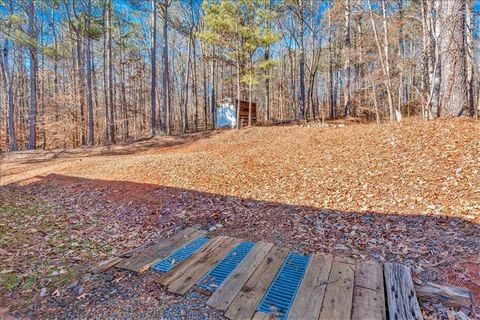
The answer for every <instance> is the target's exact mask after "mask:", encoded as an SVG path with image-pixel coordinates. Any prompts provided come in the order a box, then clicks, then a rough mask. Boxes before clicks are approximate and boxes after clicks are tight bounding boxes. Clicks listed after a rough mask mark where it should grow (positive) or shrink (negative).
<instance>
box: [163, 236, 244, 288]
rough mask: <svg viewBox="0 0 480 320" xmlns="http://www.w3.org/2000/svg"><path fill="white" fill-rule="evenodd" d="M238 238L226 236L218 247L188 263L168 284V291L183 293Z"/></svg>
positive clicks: (215, 262) (230, 247)
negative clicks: (187, 266)
mask: <svg viewBox="0 0 480 320" xmlns="http://www.w3.org/2000/svg"><path fill="white" fill-rule="evenodd" d="M240 241H241V240H240V239H238V238H231V237H227V239H225V241H223V242H222V243H221V244H220V245H219V246H218V247H216V248H215V249H214V250H212V251H211V252H209V253H207V254H205V255H204V256H202V258H201V259H197V260H196V261H195V262H194V263H192V264H190V266H189V268H188V269H187V270H185V272H184V273H183V274H182V275H181V276H180V277H178V278H177V279H176V280H175V281H174V282H172V283H171V284H170V285H169V286H168V291H170V292H174V293H179V294H185V293H186V292H187V291H188V290H189V289H190V288H191V287H192V286H193V285H194V284H195V283H197V281H198V280H200V278H201V277H203V275H204V274H206V273H207V272H208V270H210V268H212V267H213V266H214V265H216V264H217V263H218V261H220V260H221V259H222V258H223V257H225V255H226V254H227V253H228V252H230V250H232V249H233V248H234V247H235V246H236V245H237V244H238V243H240Z"/></svg>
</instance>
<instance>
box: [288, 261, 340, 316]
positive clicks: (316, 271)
mask: <svg viewBox="0 0 480 320" xmlns="http://www.w3.org/2000/svg"><path fill="white" fill-rule="evenodd" d="M332 261H333V257H332V255H320V254H314V255H312V257H311V258H310V263H309V264H308V267H307V270H306V271H305V275H304V276H303V280H302V283H301V284H300V287H299V288H298V291H297V296H296V297H295V300H294V301H293V304H292V307H291V309H290V312H289V313H288V316H287V319H289V320H302V319H318V316H319V315H320V310H321V308H322V302H323V297H324V295H325V289H326V287H327V283H328V276H329V275H330V269H331V268H332Z"/></svg>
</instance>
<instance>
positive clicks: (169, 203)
mask: <svg viewBox="0 0 480 320" xmlns="http://www.w3.org/2000/svg"><path fill="white" fill-rule="evenodd" d="M0 188H1V189H2V192H3V191H7V190H8V191H9V192H13V193H14V194H16V195H18V196H20V197H21V196H22V195H28V196H31V197H33V198H32V199H35V200H39V201H43V202H48V203H52V204H54V205H55V206H57V207H58V208H57V209H56V210H58V212H59V215H60V216H59V219H60V220H61V221H63V222H64V223H65V224H64V225H63V227H64V228H67V229H68V230H71V228H72V229H73V230H74V231H75V230H76V231H75V232H76V233H75V239H76V240H75V241H78V238H85V239H89V238H95V239H100V240H101V241H103V242H105V243H108V245H110V246H111V247H113V248H114V249H115V250H114V251H116V252H117V253H120V252H122V251H126V250H129V249H131V248H133V247H136V246H139V245H141V244H144V243H146V242H149V241H155V240H158V239H161V238H164V237H167V236H169V235H171V234H172V233H173V232H176V231H178V229H179V228H181V227H185V226H190V225H193V224H198V223H200V224H202V225H204V226H206V227H209V226H212V225H218V229H217V231H216V232H217V233H219V234H225V235H232V236H236V237H240V238H243V239H246V240H252V241H259V240H264V241H270V242H273V243H275V244H277V245H279V246H285V247H290V248H292V249H295V250H299V251H302V252H322V253H336V254H342V255H347V256H354V257H357V258H373V259H375V260H378V261H381V262H385V261H395V262H400V263H404V264H408V265H410V266H411V267H412V272H413V274H414V278H415V280H416V281H434V282H449V283H451V284H454V285H461V286H467V287H469V288H470V289H471V290H473V291H474V293H475V295H476V300H477V301H478V299H479V297H480V288H479V286H478V283H479V281H480V279H479V274H478V273H479V272H478V270H479V269H478V261H476V260H475V259H476V258H475V257H477V255H478V252H479V251H480V241H479V238H478V235H479V234H480V225H478V224H476V223H474V222H472V221H469V220H466V219H462V218H460V217H449V216H446V215H428V216H427V215H419V214H383V213H379V212H345V211H339V210H335V209H331V208H315V207H307V206H300V205H291V204H283V203H275V202H268V201H259V200H255V199H242V198H238V197H234V196H229V195H220V194H212V193H207V192H201V191H195V190H188V189H180V188H171V187H165V186H159V185H154V184H144V183H134V182H128V181H107V180H95V179H84V178H78V177H71V176H63V175H55V174H50V175H47V176H37V177H36V179H34V182H31V183H29V184H22V185H20V184H15V183H13V184H9V185H6V186H2V187H0ZM52 210H53V209H52ZM61 212H73V213H72V217H73V218H72V219H76V220H73V222H72V220H71V219H70V218H71V217H70V216H69V219H70V220H69V219H66V218H65V217H64V216H61V215H62V213H61ZM75 217H76V218H75ZM72 224H74V225H75V227H73V226H72ZM220 225H221V226H220ZM61 227H62V225H59V226H58V228H61ZM79 228H80V230H79ZM77 231H78V232H77ZM70 241H73V240H70ZM25 245H28V243H25ZM3 250H4V251H5V250H6V251H8V250H9V248H8V246H7V247H6V249H3ZM11 254H14V253H13V252H11ZM45 254H46V255H48V252H47V253H45ZM77 260H78V263H79V264H81V265H84V266H85V268H87V267H90V266H92V265H94V264H96V263H97V262H98V260H101V259H100V257H98V256H97V257H94V256H83V257H82V258H80V259H77ZM17 262H18V261H17ZM4 267H7V268H9V267H10V266H4ZM16 267H17V268H18V266H16ZM22 267H24V268H28V266H22ZM91 303H93V302H91ZM98 303H103V302H98ZM77 304H78V303H77Z"/></svg>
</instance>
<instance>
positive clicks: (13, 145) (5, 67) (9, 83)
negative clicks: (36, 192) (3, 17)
mask: <svg viewBox="0 0 480 320" xmlns="http://www.w3.org/2000/svg"><path fill="white" fill-rule="evenodd" d="M9 14H10V15H12V14H13V0H10V3H9ZM11 28H12V26H11V23H9V25H8V29H9V32H10V31H11ZM14 45H15V44H14V43H13V42H12V44H11V48H12V51H13V49H14ZM9 46H10V45H9V41H8V40H7V38H5V39H4V41H3V54H2V59H0V60H1V61H0V62H1V63H2V71H3V78H4V79H5V82H6V87H7V126H8V136H9V138H10V146H9V147H10V150H11V151H17V149H18V146H17V139H16V136H15V121H14V116H15V109H14V108H15V105H14V103H13V74H14V70H10V61H9V55H8V52H9Z"/></svg>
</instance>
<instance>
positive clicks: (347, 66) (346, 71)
mask: <svg viewBox="0 0 480 320" xmlns="http://www.w3.org/2000/svg"><path fill="white" fill-rule="evenodd" d="M344 52H345V66H344V77H345V88H344V105H343V107H344V112H345V118H348V117H349V116H350V111H351V110H350V0H345V50H344Z"/></svg>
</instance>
